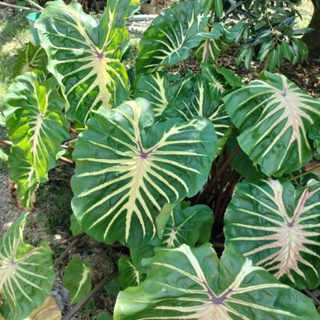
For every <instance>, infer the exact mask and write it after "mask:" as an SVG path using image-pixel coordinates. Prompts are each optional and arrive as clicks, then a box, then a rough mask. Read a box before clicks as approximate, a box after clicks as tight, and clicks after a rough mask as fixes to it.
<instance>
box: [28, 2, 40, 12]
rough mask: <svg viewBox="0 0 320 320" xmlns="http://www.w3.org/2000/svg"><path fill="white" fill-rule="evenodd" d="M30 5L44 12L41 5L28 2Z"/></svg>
mask: <svg viewBox="0 0 320 320" xmlns="http://www.w3.org/2000/svg"><path fill="white" fill-rule="evenodd" d="M26 1H27V2H28V3H29V4H31V5H32V6H34V7H36V8H37V9H39V10H41V11H42V10H43V7H41V6H40V5H39V4H37V3H35V2H33V1H32V0H26Z"/></svg>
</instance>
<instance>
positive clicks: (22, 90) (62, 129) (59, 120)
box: [4, 72, 69, 206]
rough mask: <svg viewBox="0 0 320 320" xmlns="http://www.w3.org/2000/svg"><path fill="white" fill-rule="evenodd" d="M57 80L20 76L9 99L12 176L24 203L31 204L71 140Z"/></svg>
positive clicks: (32, 74) (10, 172)
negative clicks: (34, 194)
mask: <svg viewBox="0 0 320 320" xmlns="http://www.w3.org/2000/svg"><path fill="white" fill-rule="evenodd" d="M56 86H57V83H56V81H55V79H54V78H51V79H49V80H47V81H45V82H40V81H39V79H38V76H37V75H36V74H35V73H32V72H27V73H26V74H24V75H21V76H18V77H17V78H16V79H15V80H14V82H13V83H12V85H11V86H10V88H9V89H8V92H7V95H6V96H5V109H4V114H5V117H6V122H7V128H8V133H9V137H10V140H11V141H12V142H13V144H14V145H13V147H12V148H11V154H10V156H9V167H10V168H9V175H10V178H11V179H12V180H13V181H14V182H15V183H17V186H18V194H19V197H20V198H21V200H22V203H23V204H24V205H26V206H29V205H30V196H29V195H28V194H29V193H30V194H31V193H32V191H33V190H34V189H35V187H36V184H37V183H41V182H44V181H46V180H47V173H48V171H49V170H50V169H52V168H53V167H54V166H55V165H56V163H57V159H56V157H57V154H58V153H59V152H60V151H61V142H62V141H63V140H64V139H66V138H68V137H69V133H68V126H69V123H68V121H67V120H66V118H65V116H64V114H63V112H62V110H63V108H64V106H65V101H64V99H63V98H62V97H61V96H60V95H59V93H58V92H57V90H56Z"/></svg>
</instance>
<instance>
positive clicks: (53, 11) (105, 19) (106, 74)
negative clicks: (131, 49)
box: [36, 0, 130, 123]
mask: <svg viewBox="0 0 320 320" xmlns="http://www.w3.org/2000/svg"><path fill="white" fill-rule="evenodd" d="M129 4H130V1H129V0H124V1H117V0H110V1H108V3H107V8H106V11H105V13H104V14H103V15H102V17H101V19H100V20H96V19H95V18H93V17H92V16H90V15H88V14H86V13H84V12H83V11H82V7H81V5H80V4H79V3H77V2H72V3H71V4H70V5H68V6H67V5H65V4H64V2H63V1H52V2H48V4H47V6H46V8H45V9H44V10H43V11H42V12H41V15H40V17H39V19H38V20H37V22H36V28H37V29H39V31H40V32H39V34H40V39H41V45H42V46H43V47H44V49H45V50H46V52H47V54H48V57H49V65H48V69H49V70H50V71H51V72H52V73H53V74H54V75H55V77H56V78H57V79H58V81H59V83H60V84H61V85H63V86H64V89H65V96H66V98H67V100H68V102H69V104H70V108H69V109H68V112H67V115H68V117H69V118H70V119H72V120H76V121H79V122H80V123H84V122H86V120H87V119H88V117H89V116H90V113H91V111H92V110H94V109H97V108H98V107H99V106H101V105H102V106H104V107H105V108H111V105H117V104H120V103H121V102H122V100H125V99H126V98H127V97H128V94H129V80H128V76H127V72H126V69H125V66H124V65H123V64H122V63H121V62H120V60H119V59H120V58H121V57H122V55H123V54H124V52H125V50H126V49H127V47H128V45H129V34H128V31H127V29H126V27H125V18H126V14H129V12H128V8H129V7H130V6H129Z"/></svg>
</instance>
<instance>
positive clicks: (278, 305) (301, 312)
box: [114, 243, 319, 320]
mask: <svg viewBox="0 0 320 320" xmlns="http://www.w3.org/2000/svg"><path fill="white" fill-rule="evenodd" d="M144 264H145V266H146V269H147V277H146V280H145V281H143V282H142V283H141V284H140V285H138V286H136V287H130V288H127V289H125V290H124V291H122V292H120V293H119V295H118V299H117V302H116V305H115V310H114V317H115V318H116V319H117V320H138V319H150V320H151V319H155V320H156V319H157V320H158V319H170V320H174V319H177V320H178V319H193V320H199V319H200V320H206V319H223V320H228V319H230V320H231V319H232V320H238V319H248V320H249V319H279V320H281V319H283V320H285V319H286V320H287V319H305V320H307V319H319V315H318V313H317V310H316V308H315V307H314V305H313V303H312V301H311V300H310V299H309V298H308V297H306V296H305V295H304V294H302V293H301V292H299V291H297V290H295V289H293V288H291V287H289V286H286V285H284V284H281V283H280V282H279V281H277V279H276V278H274V277H273V276H272V275H270V274H269V273H268V272H267V271H266V270H264V269H263V268H261V267H257V266H254V265H253V264H252V262H251V260H249V259H247V258H244V257H243V256H242V255H241V254H240V253H239V251H238V250H237V249H236V247H235V246H233V245H229V246H228V247H227V248H226V250H225V251H224V253H223V255H222V257H221V261H219V260H218V257H217V255H216V253H215V251H214V250H213V249H212V246H211V244H210V243H206V244H204V245H202V246H201V247H197V248H190V247H189V246H187V245H185V244H184V245H182V246H180V247H178V248H174V249H168V248H157V249H156V254H155V256H154V257H152V258H150V259H145V260H144Z"/></svg>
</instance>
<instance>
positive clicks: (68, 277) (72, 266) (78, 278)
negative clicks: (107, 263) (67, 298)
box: [63, 257, 92, 303]
mask: <svg viewBox="0 0 320 320" xmlns="http://www.w3.org/2000/svg"><path fill="white" fill-rule="evenodd" d="M91 277H92V268H91V266H90V264H89V263H88V262H87V261H81V260H80V259H79V258H78V257H74V258H72V260H70V261H69V263H68V265H67V267H66V268H65V270H64V274H63V285H64V286H65V288H66V289H67V290H69V292H70V295H71V303H78V302H80V301H81V300H82V299H83V298H84V297H85V296H86V294H87V293H89V291H90V290H91Z"/></svg>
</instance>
